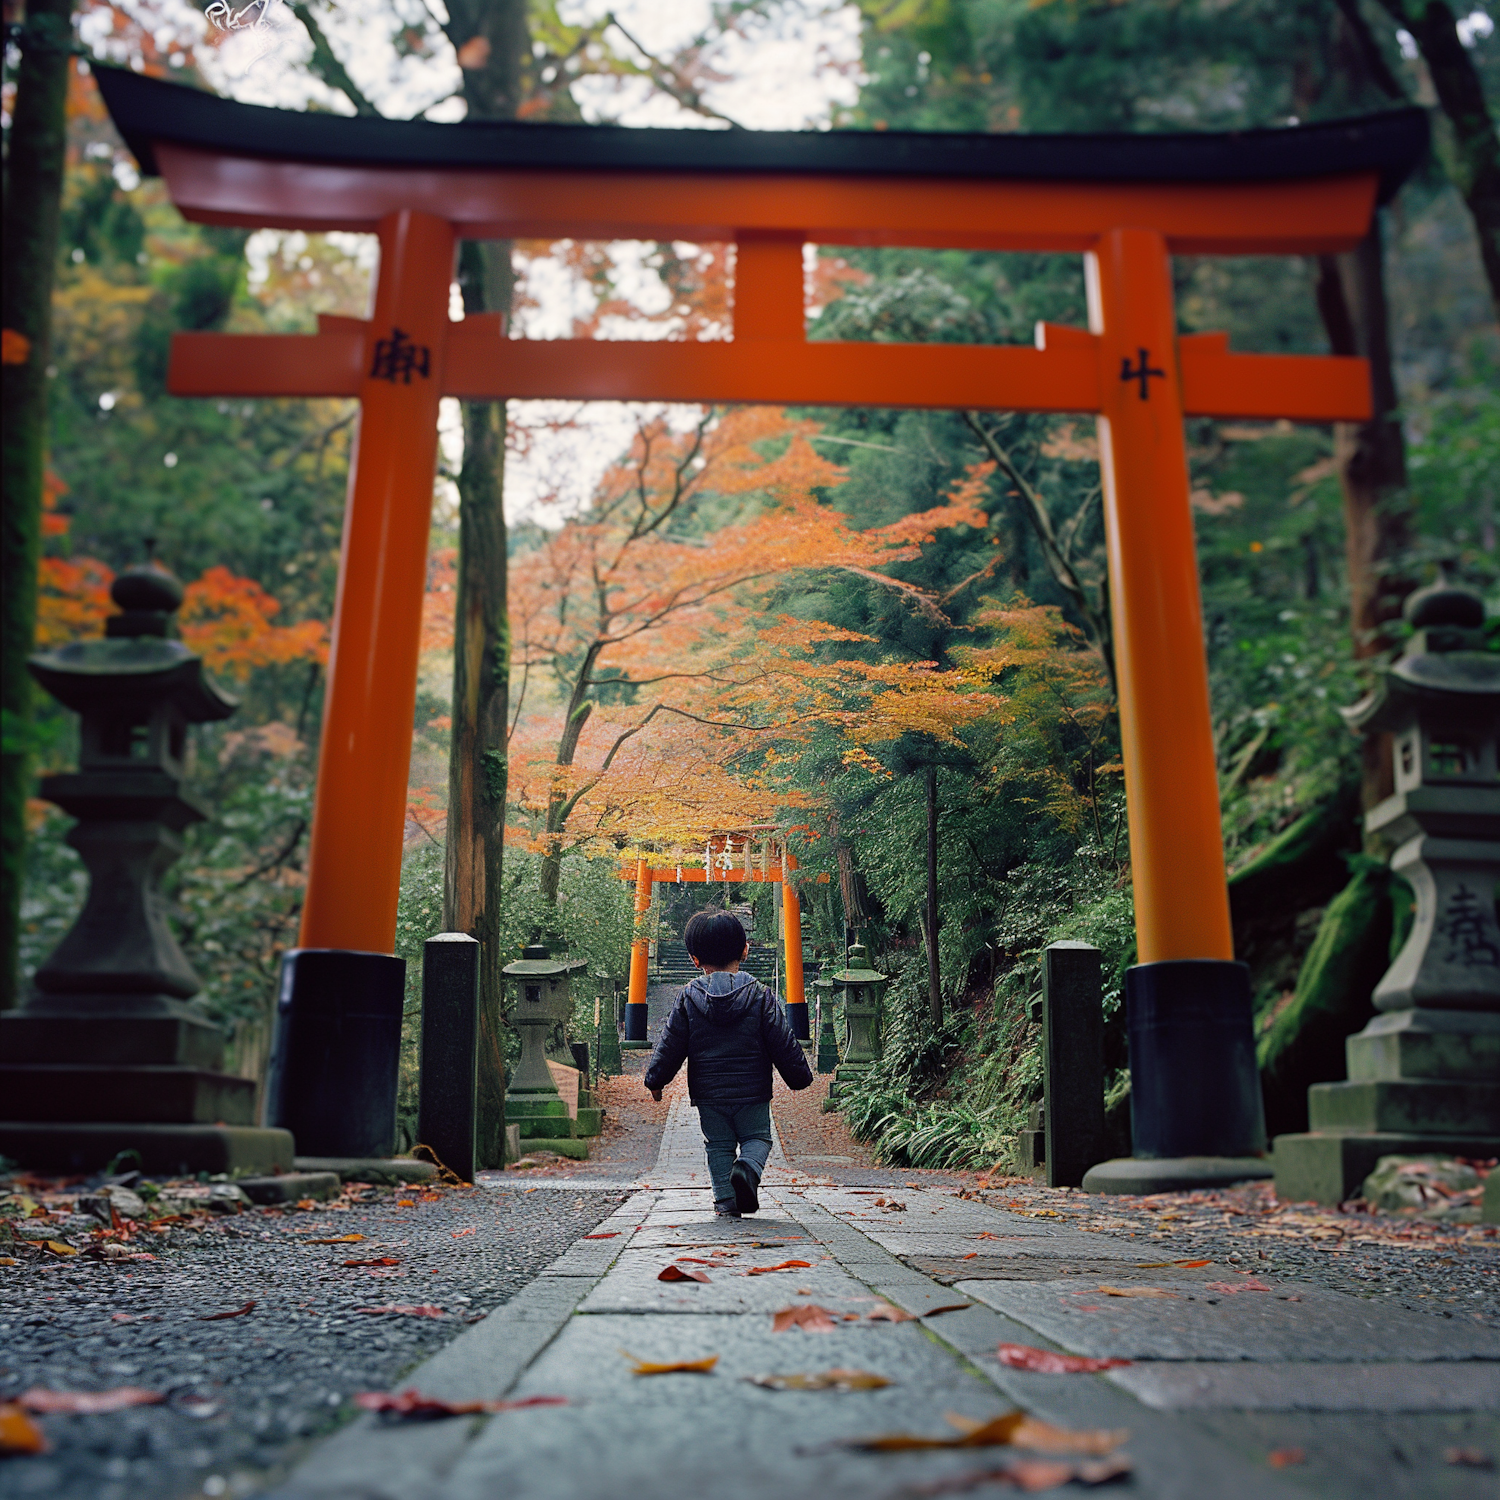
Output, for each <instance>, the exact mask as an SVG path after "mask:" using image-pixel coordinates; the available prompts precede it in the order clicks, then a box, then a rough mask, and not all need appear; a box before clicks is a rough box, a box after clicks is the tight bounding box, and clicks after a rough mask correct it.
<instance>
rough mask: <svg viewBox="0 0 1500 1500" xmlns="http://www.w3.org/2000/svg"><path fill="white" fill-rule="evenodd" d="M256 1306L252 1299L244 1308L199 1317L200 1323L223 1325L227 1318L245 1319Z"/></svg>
mask: <svg viewBox="0 0 1500 1500" xmlns="http://www.w3.org/2000/svg"><path fill="white" fill-rule="evenodd" d="M254 1306H255V1300H254V1298H252V1299H251V1300H250V1301H249V1302H247V1303H246V1304H245V1305H244V1306H243V1307H236V1308H233V1309H232V1310H231V1311H229V1312H221V1313H204V1314H202V1315H201V1316H200V1317H199V1319H198V1321H199V1322H200V1323H222V1322H223V1321H224V1319H225V1318H243V1317H244V1316H245V1314H246V1313H247V1312H249V1311H250V1310H251V1309H252V1308H253V1307H254Z"/></svg>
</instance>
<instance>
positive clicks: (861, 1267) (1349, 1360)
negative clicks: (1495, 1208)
mask: <svg viewBox="0 0 1500 1500" xmlns="http://www.w3.org/2000/svg"><path fill="white" fill-rule="evenodd" d="M908 1175H909V1174H888V1185H887V1186H885V1187H883V1188H878V1187H864V1188H861V1187H856V1186H851V1185H848V1184H838V1185H834V1184H830V1183H829V1182H828V1180H827V1179H826V1178H824V1177H813V1176H810V1175H807V1174H804V1173H802V1172H800V1171H798V1170H796V1169H795V1168H794V1167H793V1166H789V1165H788V1164H787V1163H786V1159H785V1157H784V1156H783V1155H782V1154H781V1153H780V1151H779V1150H778V1153H777V1154H776V1155H775V1156H773V1158H772V1163H771V1165H770V1166H769V1167H768V1170H767V1174H766V1182H765V1185H764V1189H763V1192H762V1204H763V1208H762V1212H761V1213H760V1214H759V1215H757V1216H755V1217H753V1218H746V1219H743V1220H739V1221H735V1220H723V1219H716V1218H714V1216H713V1213H712V1208H711V1205H710V1202H709V1196H708V1193H707V1191H706V1168H705V1166H704V1162H703V1155H702V1145H701V1137H700V1135H699V1132H698V1128H697V1119H696V1116H695V1114H694V1112H693V1111H692V1110H691V1108H690V1107H688V1105H687V1104H686V1102H685V1100H684V1099H682V1098H681V1097H680V1095H679V1096H678V1097H677V1098H675V1099H674V1100H673V1101H672V1108H671V1112H670V1114H669V1117H668V1120H667V1124H666V1128H665V1131H664V1134H663V1137H662V1142H661V1149H660V1153H659V1155H658V1158H657V1160H656V1163H655V1165H654V1167H653V1168H652V1169H651V1170H650V1172H649V1173H647V1174H646V1175H645V1176H644V1178H643V1179H637V1183H636V1190H635V1191H633V1192H632V1193H631V1194H630V1195H629V1196H628V1197H627V1198H626V1199H625V1201H624V1202H622V1203H620V1204H619V1206H618V1207H616V1208H615V1210H614V1212H613V1214H612V1215H611V1216H609V1217H608V1218H605V1219H603V1220H602V1222H600V1223H599V1225H598V1227H597V1228H596V1229H594V1230H593V1231H592V1232H591V1233H589V1234H588V1235H586V1236H585V1237H583V1238H581V1239H579V1240H577V1241H576V1242H575V1243H574V1244H573V1245H572V1247H571V1248H570V1249H569V1250H568V1251H567V1252H566V1253H565V1254H563V1255H562V1256H561V1257H560V1258H559V1259H557V1260H555V1261H554V1262H553V1263H552V1264H551V1265H549V1266H548V1267H547V1268H546V1270H544V1271H543V1272H542V1273H541V1275H540V1276H538V1277H537V1278H536V1279H535V1280H534V1281H532V1282H531V1283H530V1284H529V1285H528V1286H526V1287H525V1288H524V1289H523V1290H522V1291H520V1292H519V1293H518V1294H517V1295H516V1296H515V1297H513V1298H512V1299H511V1300H510V1301H509V1302H507V1303H506V1304H505V1305H504V1306H503V1307H500V1308H498V1309H496V1310H495V1311H494V1312H493V1313H491V1314H490V1316H489V1317H488V1318H487V1319H486V1320H485V1321H484V1322H482V1323H479V1324H477V1325H475V1326H474V1327H472V1328H471V1329H469V1330H468V1331H466V1332H465V1333H463V1334H461V1335H460V1336H459V1337H458V1338H457V1339H455V1340H454V1341H453V1342H452V1343H450V1344H449V1345H447V1347H445V1348H444V1349H443V1350H441V1351H440V1352H439V1353H438V1354H436V1355H435V1356H433V1357H432V1358H431V1359H429V1360H427V1361H426V1362H425V1363H424V1364H422V1365H421V1366H419V1367H418V1368H417V1369H416V1370H414V1371H413V1372H412V1373H411V1374H410V1375H409V1376H408V1377H407V1378H406V1379H405V1380H404V1381H403V1382H402V1384H403V1386H407V1387H413V1388H415V1389H417V1390H420V1391H421V1392H422V1393H423V1394H425V1395H428V1396H433V1397H438V1398H441V1399H443V1400H447V1401H472V1400H482V1399H493V1398H498V1397H505V1398H509V1399H511V1400H526V1399H528V1398H533V1397H564V1398H566V1401H567V1404H566V1405H557V1406H532V1407H527V1408H523V1409H516V1410H510V1411H505V1412H501V1413H499V1414H496V1415H492V1416H488V1417H478V1418H468V1417H465V1418H455V1419H450V1420H443V1421H435V1422H423V1423H411V1422H390V1421H388V1420H385V1419H381V1418H376V1417H373V1416H371V1417H362V1418H360V1419H359V1420H358V1421H356V1422H355V1423H354V1424H353V1425H352V1426H350V1427H349V1428H346V1429H345V1430H344V1431H343V1432H341V1433H339V1434H338V1435H336V1436H335V1437H333V1438H331V1439H329V1440H328V1441H326V1442H325V1443H324V1444H323V1445H322V1447H321V1448H320V1449H319V1450H317V1451H316V1452H315V1453H314V1454H313V1455H312V1457H311V1458H310V1459H309V1460H308V1461H307V1462H306V1463H304V1464H303V1465H302V1466H301V1467H300V1468H299V1469H298V1470H297V1471H296V1472H294V1473H293V1474H292V1475H291V1476H290V1477H289V1479H288V1480H287V1482H286V1483H285V1484H284V1485H283V1486H282V1487H281V1488H279V1489H278V1490H276V1491H275V1495H276V1496H277V1497H278V1500H386V1497H390V1500H397V1497H400V1500H471V1497H472V1500H481V1497H483V1500H492V1497H507V1500H510V1497H515V1500H525V1497H533V1496H534V1497H536V1500H572V1497H577V1500H614V1497H621V1500H623V1497H626V1496H634V1495H637V1494H642V1493H649V1494H650V1495H652V1496H653V1500H699V1497H712V1500H737V1497H745V1500H752V1497H753V1500H763V1497H766V1496H772V1495H774V1496H778V1497H782V1500H798V1497H817V1500H839V1497H844V1496H848V1497H850V1500H854V1497H856V1496H857V1497H859V1500H869V1497H877V1500H884V1497H890V1500H897V1497H905V1496H917V1495H935V1494H947V1493H959V1492H969V1491H971V1490H975V1491H977V1492H981V1493H999V1492H1000V1490H999V1489H997V1484H999V1483H1001V1480H1000V1479H999V1478H997V1477H996V1476H994V1471H996V1470H999V1469H1001V1468H1003V1467H1005V1466H1007V1465H1008V1464H1012V1463H1015V1462H1017V1461H1018V1459H1019V1458H1020V1455H1018V1454H1017V1453H1016V1450H1014V1449H1010V1448H1003V1447H988V1448H966V1449H959V1450H952V1449H949V1450H939V1451H914V1452H860V1451H852V1450H850V1449H849V1448H847V1447H843V1446H839V1445H840V1444H841V1443H843V1442H845V1441H846V1440H848V1439H852V1438H859V1437H869V1436H874V1435H878V1434H884V1433H891V1432H897V1431H900V1432H911V1433H918V1434H923V1435H927V1436H931V1437H940V1436H944V1435H947V1436H952V1435H954V1434H955V1432H956V1430H957V1429H956V1427H955V1425H954V1424H953V1423H952V1422H951V1421H950V1417H954V1418H957V1419H958V1420H959V1421H960V1422H962V1420H963V1419H965V1418H967V1419H969V1420H970V1421H973V1422H984V1421H988V1420H989V1419H991V1418H993V1417H997V1416H999V1415H1001V1414H1002V1413H1004V1412H1007V1411H1009V1410H1011V1409H1013V1408H1015V1407H1021V1408H1024V1409H1025V1410H1026V1411H1027V1412H1029V1413H1031V1414H1032V1415H1033V1416H1035V1417H1037V1418H1039V1419H1041V1420H1043V1421H1045V1422H1048V1423H1052V1424H1055V1425H1057V1426H1061V1427H1066V1428H1069V1429H1074V1430H1080V1429H1087V1430H1098V1429H1110V1430H1125V1431H1128V1434H1129V1436H1128V1439H1126V1440H1125V1441H1124V1443H1123V1446H1122V1451H1123V1452H1124V1453H1126V1454H1128V1456H1129V1458H1130V1460H1131V1462H1132V1465H1133V1473H1132V1474H1131V1476H1130V1477H1129V1478H1128V1479H1127V1480H1125V1481H1124V1484H1125V1486H1126V1492H1127V1493H1130V1494H1134V1495H1141V1496H1152V1497H1164V1500H1165V1497H1178V1496H1180V1497H1183V1500H1189V1497H1191V1500H1212V1497H1222V1500H1257V1497H1261V1496H1265V1497H1271V1496H1289V1495H1297V1494H1309V1493H1311V1494H1316V1495H1327V1496H1349V1497H1351V1500H1353V1497H1356V1496H1357V1497H1360V1500H1368V1497H1369V1496H1371V1495H1376V1494H1378V1495H1381V1496H1383V1497H1384V1496H1391V1497H1407V1496H1409V1497H1412V1500H1417V1497H1422V1500H1427V1497H1450V1496H1451V1497H1455V1500H1460V1497H1463V1500H1467V1497H1470V1496H1473V1497H1476V1500H1477V1497H1479V1496H1485V1497H1489V1496H1491V1495H1493V1493H1494V1483H1495V1476H1494V1472H1493V1470H1492V1469H1487V1468H1485V1467H1483V1465H1485V1464H1486V1463H1488V1464H1493V1462H1494V1461H1495V1457H1496V1455H1497V1452H1500V1423H1497V1420H1496V1414H1497V1412H1500V1333H1497V1332H1496V1331H1495V1330H1493V1329H1491V1328H1488V1327H1486V1326H1483V1325H1482V1324H1480V1323H1475V1322H1469V1323H1460V1322H1458V1321H1452V1322H1445V1321H1442V1320H1439V1319H1434V1318H1432V1317H1429V1316H1425V1315H1421V1314H1416V1313H1408V1312H1405V1311H1403V1310H1401V1309H1398V1308H1395V1307H1390V1306H1383V1305H1379V1304H1377V1303H1372V1302H1369V1301H1363V1300H1360V1299H1358V1298H1355V1297H1352V1296H1348V1295H1346V1294H1344V1293H1341V1292H1337V1291H1332V1290H1329V1289H1327V1288H1326V1287H1322V1286H1319V1285H1316V1284H1313V1283H1311V1282H1299V1281H1297V1280H1295V1279H1290V1278H1282V1277H1277V1276H1274V1275H1272V1274H1271V1273H1268V1272H1261V1273H1259V1274H1256V1275H1249V1274H1246V1273H1243V1272H1242V1271H1241V1270H1240V1269H1239V1268H1238V1267H1235V1266H1231V1265H1228V1264H1224V1265H1220V1264H1209V1265H1206V1266H1205V1265H1199V1266H1195V1267H1188V1266H1178V1265H1166V1266H1163V1265H1161V1264H1160V1259H1162V1258H1165V1257H1163V1256H1162V1253H1161V1250H1160V1248H1159V1247H1158V1246H1155V1245H1151V1244H1145V1243H1142V1242H1141V1241H1140V1240H1131V1239H1128V1238H1125V1237H1121V1236H1116V1235H1108V1234H1100V1233H1089V1232H1086V1231H1084V1230H1082V1229H1079V1228H1076V1227H1074V1226H1071V1225H1069V1224H1067V1223H1064V1222H1055V1221H1052V1220H1049V1219H1047V1218H1046V1217H1037V1216H1036V1215H1035V1214H1034V1213H1027V1212H1023V1211H1011V1210H1005V1209H1001V1208H996V1207H993V1206H990V1205H988V1204H985V1203H983V1202H980V1201H978V1200H976V1199H974V1198H972V1197H960V1196H957V1195H956V1194H955V1193H954V1192H952V1191H951V1190H950V1191H941V1190H937V1189H933V1188H929V1187H925V1186H923V1187H916V1188H911V1187H896V1186H893V1185H894V1184H896V1183H897V1182H898V1181H899V1180H900V1179H901V1178H904V1177H906V1176H908ZM642 1183H649V1187H647V1186H644V1185H642ZM543 1186H545V1187H552V1188H554V1189H556V1190H559V1191H562V1190H568V1191H579V1190H581V1189H583V1188H584V1186H585V1185H584V1184H582V1183H580V1182H578V1181H577V1180H576V1179H574V1180H571V1181H570V1180H566V1179H556V1180H553V1181H550V1182H549V1181H546V1180H542V1181H539V1183H538V1187H543ZM619 1186H621V1184H619V1183H607V1182H606V1181H603V1180H599V1179H595V1180H594V1181H593V1182H590V1183H589V1184H587V1187H588V1188H592V1189H603V1188H607V1187H614V1188H618V1187H619ZM538 1196H539V1197H540V1196H542V1195H541V1194H540V1193H539V1194H538ZM679 1258H688V1259H684V1260H683V1264H684V1265H688V1264H691V1265H694V1266H695V1267H701V1268H702V1269H705V1270H706V1273H707V1275H708V1276H709V1278H710V1279H709V1281H708V1283H707V1284H700V1283H697V1282H694V1281H675V1282H665V1283H664V1282H662V1281H660V1280H659V1279H658V1273H659V1272H660V1271H661V1270H662V1269H663V1268H664V1267H665V1266H666V1265H668V1264H669V1263H671V1262H673V1261H674V1260H675V1259H679ZM1179 1258H1180V1256H1179ZM791 1259H794V1260H803V1261H807V1262H808V1263H809V1264H808V1265H807V1266H806V1267H794V1268H789V1269H786V1270H777V1271H773V1272H770V1273H768V1274H763V1275H755V1276H750V1275H747V1274H746V1273H747V1272H749V1271H751V1270H756V1269H760V1268H766V1267H771V1266H775V1265H778V1264H779V1263H780V1262H783V1261H786V1260H791ZM954 1303H962V1304H964V1307H963V1309H962V1310H958V1311H946V1312H942V1313H941V1314H935V1313H934V1310H935V1309H938V1308H942V1307H944V1306H949V1305H951V1304H954ZM808 1304H813V1305H817V1306H819V1307H822V1308H825V1309H829V1310H830V1311H831V1312H832V1313H833V1314H834V1316H835V1326H834V1328H833V1330H832V1331H829V1332H805V1331H803V1330H801V1329H796V1328H794V1329H792V1330H790V1331H787V1332H782V1333H776V1332H773V1315H774V1314H775V1313H776V1312H777V1311H778V1310H780V1309H783V1308H786V1307H789V1306H792V1305H808ZM882 1304H889V1305H891V1306H893V1307H895V1308H899V1309H902V1310H904V1311H905V1312H907V1313H910V1314H912V1315H913V1317H912V1319H911V1320H909V1321H901V1322H890V1321H886V1320H879V1321H874V1320H871V1319H870V1317H869V1313H870V1312H872V1311H875V1310H877V1309H879V1308H880V1307H881V1306H882ZM846 1314H848V1315H852V1316H851V1317H849V1318H847V1319H846V1318H845V1316H844V1315H846ZM1002 1343H1013V1344H1025V1345H1031V1346H1035V1347H1041V1348H1049V1349H1063V1350H1067V1351H1071V1352H1074V1353H1080V1354H1089V1355H1097V1356H1101V1357H1111V1358H1119V1359H1127V1360H1130V1361H1131V1363H1130V1364H1128V1365H1126V1366H1124V1367H1121V1368H1117V1369H1114V1370H1111V1371H1110V1372H1109V1373H1108V1374H1106V1375H1090V1374H1071V1375H1041V1374H1030V1373H1026V1372H1023V1371H1019V1370H1015V1369H1011V1368H1008V1367H1007V1366H1005V1365H1002V1364H1001V1362H1000V1359H999V1358H998V1356H997V1348H998V1346H999V1345H1000V1344H1002ZM626 1351H628V1355H629V1356H634V1357H635V1358H637V1359H642V1360H648V1361H662V1362H671V1361H682V1360H701V1359H706V1358H708V1357H710V1356H716V1357H717V1362H716V1364H715V1365H714V1367H713V1370H712V1372H711V1373H708V1374H664V1375H654V1376H639V1375H636V1374H633V1373H632V1365H631V1362H630V1359H629V1357H627V1353H626ZM833 1367H843V1368H852V1369H858V1370H865V1371H871V1372H874V1373H876V1374H879V1375H881V1376H884V1377H886V1378H887V1379H888V1380H889V1381H890V1382H891V1384H890V1385H889V1386H887V1387H885V1388H883V1389H876V1390H854V1391H834V1390H822V1391H785V1390H783V1391H777V1390H771V1389H766V1388H763V1387H760V1386H757V1385H755V1384H750V1383H747V1382H746V1377H749V1376H755V1375H762V1374H767V1373H778V1374H795V1373H809V1372H816V1371H824V1370H828V1369H830V1368H833ZM985 1471H988V1472H989V1473H990V1474H991V1476H992V1477H991V1478H990V1479H988V1480H980V1479H977V1478H976V1475H978V1474H980V1473H982V1472H985Z"/></svg>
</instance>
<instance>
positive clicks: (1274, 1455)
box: [1266, 1448, 1307, 1469]
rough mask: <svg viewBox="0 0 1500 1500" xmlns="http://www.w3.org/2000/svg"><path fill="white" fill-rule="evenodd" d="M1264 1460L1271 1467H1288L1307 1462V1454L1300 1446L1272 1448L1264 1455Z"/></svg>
mask: <svg viewBox="0 0 1500 1500" xmlns="http://www.w3.org/2000/svg"><path fill="white" fill-rule="evenodd" d="M1266 1462H1267V1463H1268V1464H1270V1466H1271V1467H1272V1468H1273V1469H1290V1468H1294V1467H1295V1466H1296V1465H1297V1464H1301V1463H1306V1462H1307V1454H1306V1452H1305V1451H1304V1450H1303V1449H1301V1448H1273V1449H1272V1450H1271V1452H1270V1453H1268V1454H1267V1455H1266Z"/></svg>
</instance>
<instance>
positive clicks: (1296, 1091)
mask: <svg viewBox="0 0 1500 1500" xmlns="http://www.w3.org/2000/svg"><path fill="white" fill-rule="evenodd" d="M1352 864H1353V872H1352V875H1351V878H1350V879H1349V882H1348V884H1346V885H1345V887H1344V888H1343V890H1341V891H1340V892H1339V893H1338V895H1336V896H1335V897H1334V898H1333V900H1332V901H1330V902H1329V903H1328V909H1327V910H1326V911H1325V912H1324V913H1323V920H1322V923H1321V924H1320V925H1319V927H1318V934H1317V936H1316V937H1315V938H1314V939H1313V944H1312V947H1311V948H1310V949H1309V950H1308V953H1307V957H1306V958H1305V959H1304V960H1303V963H1302V968H1301V971H1300V972H1299V973H1298V975H1297V988H1296V992H1295V994H1294V995H1293V998H1292V1000H1291V1003H1290V1004H1289V1005H1287V1007H1286V1008H1285V1009H1284V1010H1283V1011H1282V1012H1281V1013H1280V1015H1278V1016H1277V1017H1276V1020H1275V1021H1274V1023H1273V1024H1272V1025H1271V1027H1270V1029H1269V1030H1268V1031H1267V1032H1266V1034H1265V1035H1264V1036H1262V1037H1261V1039H1260V1042H1259V1044H1258V1046H1257V1049H1256V1051H1257V1056H1258V1058H1259V1062H1260V1078H1261V1087H1262V1090H1263V1092H1264V1096H1265V1102H1266V1130H1267V1133H1268V1134H1269V1135H1271V1136H1277V1135H1283V1134H1288V1133H1292V1132H1298V1131H1305V1130H1306V1129H1307V1091H1308V1089H1309V1088H1310V1087H1311V1086H1312V1085H1313V1084H1315V1083H1334V1082H1338V1081H1340V1080H1342V1079H1343V1078H1345V1077H1346V1076H1347V1074H1346V1068H1345V1062H1344V1042H1345V1039H1346V1038H1348V1037H1350V1036H1352V1035H1353V1034H1354V1033H1355V1032H1356V1031H1359V1030H1360V1029H1361V1028H1362V1027H1364V1026H1365V1024H1366V1023H1367V1022H1368V1021H1369V1020H1370V1018H1371V1017H1372V1016H1373V1015H1374V1014H1375V1011H1374V1007H1373V1006H1372V1005H1371V1003H1370V996H1371V994H1372V993H1373V991H1374V989H1375V986H1376V984H1377V983H1379V981H1380V977H1381V975H1382V974H1384V973H1385V971H1386V969H1387V967H1389V965H1390V949H1391V876H1390V872H1389V870H1387V869H1386V867H1385V866H1384V865H1382V864H1380V863H1378V862H1377V861H1375V860H1373V859H1367V858H1365V857H1364V856H1358V857H1356V859H1355V860H1354V861H1353V862H1352Z"/></svg>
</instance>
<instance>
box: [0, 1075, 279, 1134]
mask: <svg viewBox="0 0 1500 1500" xmlns="http://www.w3.org/2000/svg"><path fill="white" fill-rule="evenodd" d="M0 1099H3V1100H4V1101H5V1102H4V1105H3V1106H0V1108H3V1109H4V1111H5V1114H6V1116H7V1117H8V1118H10V1119H12V1120H38V1121H54V1120H57V1121H61V1120H70V1121H78V1122H87V1121H140V1122H142V1123H143V1124H144V1123H153V1124H162V1125H253V1124H254V1123H255V1084H254V1083H253V1082H251V1080H250V1079H248V1078H236V1077H234V1076H233V1075H232V1074H229V1073H212V1072H209V1071H208V1070H207V1069H204V1068H182V1067H174V1066H171V1065H156V1064H143V1065H137V1066H131V1065H129V1064H127V1065H125V1066H113V1067H111V1066H107V1065H98V1064H88V1063H0Z"/></svg>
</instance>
